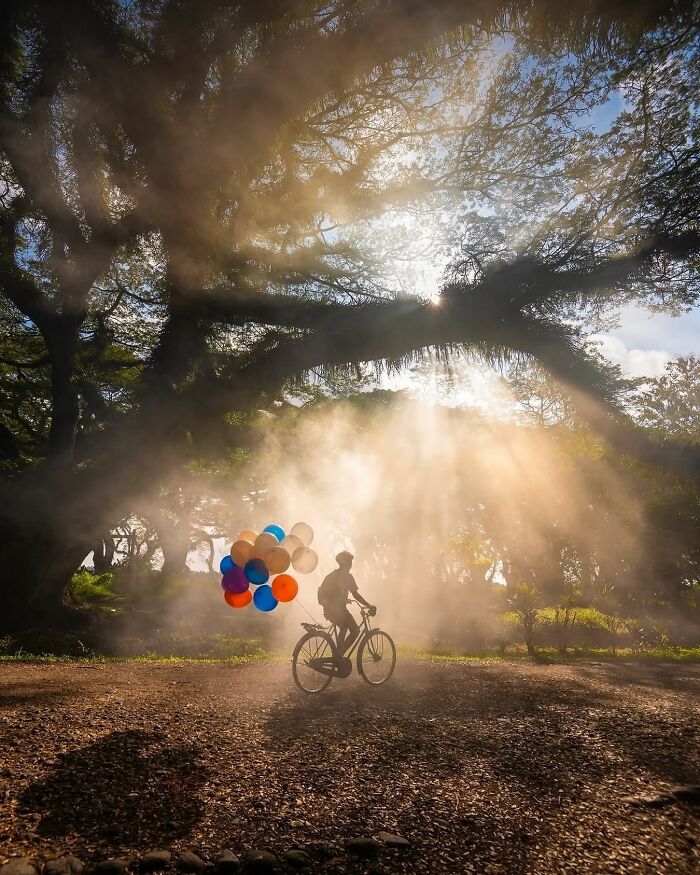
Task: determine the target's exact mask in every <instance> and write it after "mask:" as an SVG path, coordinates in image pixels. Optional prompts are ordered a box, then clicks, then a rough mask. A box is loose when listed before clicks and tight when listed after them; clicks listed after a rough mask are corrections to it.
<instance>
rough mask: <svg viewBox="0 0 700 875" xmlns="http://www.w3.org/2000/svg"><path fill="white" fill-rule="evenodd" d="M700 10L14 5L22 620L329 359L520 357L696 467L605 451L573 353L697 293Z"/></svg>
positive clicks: (0, 143)
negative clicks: (161, 495)
mask: <svg viewBox="0 0 700 875" xmlns="http://www.w3.org/2000/svg"><path fill="white" fill-rule="evenodd" d="M696 13H697V8H696V6H695V4H693V3H687V2H676V3H660V2H658V3H647V4H643V5H641V6H639V7H638V8H636V9H635V10H631V9H630V8H629V7H628V5H627V4H615V3H613V4H600V3H598V2H593V0H591V2H580V3H574V4H572V5H571V6H570V7H568V8H567V9H566V10H565V11H563V10H562V9H561V8H560V6H559V5H558V4H554V3H551V2H549V0H530V2H514V0H512V2H503V3H490V2H489V3H480V2H475V3H466V4H465V3H463V2H454V0H435V2H428V3H420V4H417V3H414V2H407V0H392V2H376V3H364V2H363V3H359V2H358V3H355V2H345V0H343V2H337V3H314V2H301V3H294V4H282V3H277V2H274V0H273V2H257V3H247V2H241V3H235V4H231V3H226V2H221V0H203V2H202V0H199V2H196V3H195V2H184V0H181V2H175V0H160V2H154V0H133V2H128V3H119V2H116V0H71V2H64V3H54V2H41V0H35V2H8V3H5V4H3V9H2V12H1V13H0V14H1V15H2V21H1V25H2V27H1V29H0V31H1V34H2V36H0V41H1V42H0V184H1V185H2V192H1V196H0V223H1V224H0V289H1V291H2V297H1V298H0V320H1V322H2V326H3V332H2V347H1V349H0V388H1V391H2V410H1V411H0V452H1V453H2V458H3V468H2V470H3V478H4V479H3V486H2V489H3V501H2V511H1V512H0V513H1V517H0V531H1V532H2V543H3V547H2V553H1V554H0V560H2V561H0V566H1V567H2V570H0V589H1V590H2V591H3V592H5V593H7V594H8V599H9V600H10V602H11V601H12V600H13V599H14V600H15V601H16V602H17V605H16V610H17V611H19V613H21V611H22V610H23V609H25V608H26V604H27V600H29V601H30V602H33V603H34V605H36V604H42V603H47V604H48V603H54V602H55V601H56V598H57V597H58V598H60V595H61V593H62V589H63V587H64V586H65V581H66V575H67V573H68V572H69V571H70V570H72V569H73V568H75V566H76V565H77V564H78V563H79V562H80V561H81V558H82V556H84V555H85V553H86V552H87V551H88V550H89V549H91V548H92V545H94V544H95V543H96V541H97V539H98V538H99V537H100V536H101V535H102V533H103V532H104V531H105V529H108V528H109V527H110V526H112V525H115V524H116V523H117V522H118V521H119V520H120V519H123V518H124V516H125V515H126V514H128V513H129V512H131V510H132V509H133V508H134V506H135V505H136V503H137V501H138V499H139V498H140V497H141V496H143V495H144V493H147V492H148V491H149V490H152V491H155V490H157V489H159V488H160V487H161V486H162V485H163V484H164V482H166V481H167V478H168V477H169V476H171V475H172V473H173V471H175V470H177V469H178V467H179V466H181V465H182V464H183V462H185V461H187V460H188V459H191V458H193V457H196V456H201V455H203V454H204V455H207V454H208V455H215V454H216V453H217V452H220V451H221V450H222V448H223V447H225V446H230V445H232V444H233V445H239V446H241V445H245V443H246V442H247V441H250V440H251V439H252V438H251V433H250V431H249V429H248V428H247V427H246V421H245V414H246V412H247V411H249V410H251V409H252V408H254V407H256V406H259V405H263V404H265V403H266V402H268V401H269V400H270V399H271V398H274V397H276V396H278V395H279V394H280V393H284V392H285V391H287V390H288V389H289V387H290V386H292V385H299V384H301V383H303V382H304V381H305V380H306V379H307V377H308V374H309V371H310V369H312V368H314V369H316V370H317V372H318V373H321V374H326V375H328V374H333V373H334V372H337V371H338V370H344V369H345V370H347V369H348V368H350V369H351V368H352V367H354V366H356V364H357V363H358V362H367V361H373V362H379V363H384V364H385V365H388V366H390V367H391V366H396V365H399V364H401V363H403V362H406V361H407V360H410V359H411V358H412V357H415V356H417V355H419V354H420V353H421V351H423V350H426V349H429V348H431V349H437V350H439V351H441V352H442V353H444V354H447V355H449V354H450V352H451V351H453V350H455V349H461V348H464V347H467V348H469V349H470V350H472V351H473V352H474V353H475V354H478V355H481V356H483V357H484V358H485V359H487V360H489V361H501V360H504V359H514V358H515V359H517V358H534V359H537V360H538V361H539V362H540V363H541V364H542V365H543V366H544V367H545V368H546V369H547V370H548V371H549V372H551V373H552V374H553V375H554V376H555V377H556V378H558V379H559V380H561V381H562V382H563V383H565V384H566V385H567V386H568V391H571V392H573V393H574V395H575V396H576V398H577V399H578V401H579V402H580V404H579V408H580V410H582V411H585V415H586V416H587V417H588V418H589V419H590V420H591V422H593V423H594V424H595V426H596V427H598V428H599V429H601V430H602V431H604V432H605V433H606V434H607V435H608V437H609V438H611V439H613V440H617V441H618V442H619V443H622V442H624V445H625V446H626V447H627V448H628V449H630V450H632V451H634V452H636V453H637V454H638V455H640V456H644V457H646V458H648V459H650V460H653V459H656V460H661V461H663V462H664V463H666V464H669V465H671V466H675V467H676V468H681V469H683V470H685V471H687V472H689V473H690V474H691V476H699V470H700V469H699V462H698V454H697V448H692V447H691V448H687V447H676V446H673V447H670V448H669V447H668V446H666V445H664V444H659V443H658V442H654V441H651V440H649V438H648V436H647V435H645V434H635V436H634V437H633V438H630V436H629V430H626V431H624V432H621V431H620V425H619V421H618V416H617V412H618V411H617V408H616V402H617V401H618V399H619V396H620V391H621V389H622V387H623V381H621V379H620V375H619V373H616V372H615V371H614V369H612V368H610V367H609V366H605V365H604V364H603V363H602V362H601V361H600V360H599V359H598V358H596V356H595V355H593V354H592V353H591V352H590V351H589V350H588V349H587V348H586V345H585V342H584V340H583V337H582V335H581V331H582V330H583V329H584V328H585V327H590V326H594V325H598V324H601V320H604V319H606V318H609V317H610V315H611V313H613V312H614V309H615V307H617V306H619V305H620V304H621V303H623V302H627V301H630V300H634V301H639V302H640V303H643V304H644V305H645V306H649V307H652V308H659V309H666V310H669V311H672V312H678V311H680V310H682V309H684V308H687V307H689V306H692V305H693V304H694V303H695V301H696V300H697V295H698V281H697V279H698V278H697V265H698V249H699V244H700V237H699V235H698V209H699V204H700V199H699V198H698V196H697V195H698V192H697V178H698V172H697V171H698V105H697V89H696V87H695V84H696V83H697V80H698V72H699V71H698V64H699V59H700V52H699V42H698V24H697V22H698V16H697V14H696ZM606 113H607V116H606ZM606 118H607V121H606ZM440 259H441V260H442V261H443V266H444V273H443V275H442V278H441V280H440V290H439V289H438V288H437V287H434V288H425V287H424V285H423V283H421V281H420V271H421V267H420V265H421V264H424V263H425V262H426V261H430V262H431V263H434V262H435V261H436V260H440ZM438 291H440V294H439V296H438ZM584 397H585V398H588V399H589V401H588V402H587V403H586V404H584V403H583V399H584ZM590 399H592V400H590ZM232 412H238V413H239V414H241V415H240V416H238V417H233V419H232V418H231V417H230V416H227V414H230V413H232ZM43 554H50V555H51V556H52V557H54V559H53V563H52V569H51V572H50V573H48V574H43V575H40V574H39V571H38V569H39V567H40V560H39V559H38V558H37V559H36V560H35V559H32V558H31V557H32V556H37V557H40V556H41V555H43ZM20 563H28V568H27V570H26V571H25V575H26V576H27V577H28V579H29V580H30V581H36V582H33V583H29V584H27V586H26V592H25V591H24V589H22V591H21V592H20V591H19V590H20V589H21V588H19V587H17V586H16V585H15V580H16V577H17V570H18V567H19V564H20ZM23 606H24V607H23Z"/></svg>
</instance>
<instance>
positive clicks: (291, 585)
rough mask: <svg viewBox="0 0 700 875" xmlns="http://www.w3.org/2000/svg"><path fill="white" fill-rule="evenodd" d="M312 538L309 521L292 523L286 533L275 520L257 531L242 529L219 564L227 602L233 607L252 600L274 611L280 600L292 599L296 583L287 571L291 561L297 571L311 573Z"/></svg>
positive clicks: (313, 557) (314, 557)
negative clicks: (260, 530)
mask: <svg viewBox="0 0 700 875" xmlns="http://www.w3.org/2000/svg"><path fill="white" fill-rule="evenodd" d="M313 539H314V530H313V529H312V528H311V526H310V525H308V523H295V524H294V525H293V526H292V528H291V530H290V532H289V534H286V533H285V531H284V529H283V528H282V527H281V526H278V525H276V524H274V523H273V524H271V525H269V526H265V528H264V529H263V530H262V532H260V534H258V533H257V532H253V531H251V530H250V529H246V530H245V531H243V532H241V533H240V535H239V536H238V537H237V538H236V540H235V541H234V542H233V544H232V546H231V553H230V555H228V556H224V558H223V559H222V560H221V564H220V565H219V569H220V571H221V573H222V574H223V577H222V579H221V586H222V588H223V590H224V598H225V599H226V602H227V603H228V604H229V605H230V606H231V607H232V608H244V607H245V606H246V605H248V604H250V603H251V602H253V604H254V605H255V607H256V608H257V609H258V610H259V611H273V610H274V609H275V608H276V607H277V605H278V604H279V602H291V601H292V600H293V599H294V598H295V597H296V594H297V592H298V591H299V585H298V584H297V582H296V580H295V579H294V578H293V577H292V575H291V574H286V571H287V569H288V568H289V566H290V565H291V566H292V568H293V569H294V570H295V571H298V572H299V574H310V573H311V572H312V571H313V570H314V569H315V568H316V566H317V565H318V556H317V555H316V553H315V552H314V551H313V550H312V549H311V547H310V546H309V544H311V542H312V541H313ZM251 586H253V587H255V589H254V590H251Z"/></svg>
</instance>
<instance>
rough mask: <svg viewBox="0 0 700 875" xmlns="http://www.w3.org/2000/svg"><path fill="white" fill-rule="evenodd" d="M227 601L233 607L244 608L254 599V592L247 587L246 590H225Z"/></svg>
mask: <svg viewBox="0 0 700 875" xmlns="http://www.w3.org/2000/svg"><path fill="white" fill-rule="evenodd" d="M224 598H225V599H226V603H227V604H228V605H229V606H230V607H232V608H244V607H245V606H246V605H248V604H250V602H251V601H252V600H253V593H252V592H251V591H250V590H249V589H247V590H246V591H245V592H224Z"/></svg>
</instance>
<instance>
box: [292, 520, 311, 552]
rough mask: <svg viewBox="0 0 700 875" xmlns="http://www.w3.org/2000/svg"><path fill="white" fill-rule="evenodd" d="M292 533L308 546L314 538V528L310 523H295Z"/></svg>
mask: <svg viewBox="0 0 700 875" xmlns="http://www.w3.org/2000/svg"><path fill="white" fill-rule="evenodd" d="M290 534H292V535H294V536H295V537H297V538H299V540H300V541H301V543H302V544H303V545H304V546H305V547H308V546H309V544H310V543H311V542H312V541H313V539H314V530H313V529H312V528H311V526H310V525H309V524H308V523H294V525H293V526H292V531H291V532H290Z"/></svg>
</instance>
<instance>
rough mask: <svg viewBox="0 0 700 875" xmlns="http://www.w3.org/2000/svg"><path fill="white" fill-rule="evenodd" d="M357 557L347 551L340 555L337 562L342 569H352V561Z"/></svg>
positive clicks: (342, 551) (336, 559)
mask: <svg viewBox="0 0 700 875" xmlns="http://www.w3.org/2000/svg"><path fill="white" fill-rule="evenodd" d="M354 558H355V557H354V556H353V555H352V553H348V551H347V550H341V552H340V553H338V555H337V556H336V557H335V561H336V562H337V563H338V565H340V567H341V568H350V566H351V565H352V560H353V559H354Z"/></svg>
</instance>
